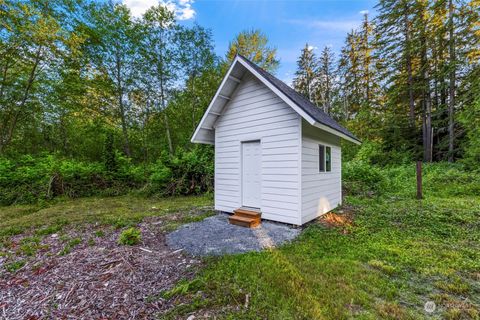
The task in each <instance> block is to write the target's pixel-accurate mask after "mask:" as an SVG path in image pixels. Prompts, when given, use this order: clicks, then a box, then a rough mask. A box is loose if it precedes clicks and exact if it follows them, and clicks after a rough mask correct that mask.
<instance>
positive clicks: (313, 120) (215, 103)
mask: <svg viewBox="0 0 480 320" xmlns="http://www.w3.org/2000/svg"><path fill="white" fill-rule="evenodd" d="M239 65H241V66H242V67H243V68H240V67H238V66H239ZM242 69H246V70H247V71H249V72H250V73H252V74H253V75H254V76H255V77H257V78H258V79H259V80H260V81H262V82H263V83H264V84H265V85H266V86H267V87H269V88H270V89H271V90H272V91H273V92H274V93H276V94H277V95H278V96H279V97H280V98H281V99H282V100H283V101H284V102H286V103H287V104H288V105H290V106H291V107H292V108H293V109H294V110H295V111H296V112H297V113H298V114H299V115H300V116H302V118H304V119H305V120H306V121H307V122H308V123H310V124H311V125H313V126H315V127H318V128H320V129H323V130H325V131H327V132H329V133H332V134H334V135H336V136H339V137H341V138H344V139H346V140H348V141H351V142H353V143H355V144H360V143H361V141H360V140H359V139H358V138H357V137H355V135H353V134H352V133H351V132H350V131H348V130H347V129H346V128H344V127H342V126H341V125H340V124H338V122H336V121H335V120H333V119H332V118H331V117H330V116H329V115H328V114H326V113H325V112H324V111H323V110H321V109H320V108H318V107H317V106H316V105H314V104H313V103H312V102H310V101H309V100H308V99H307V98H305V97H304V96H303V95H301V94H299V93H298V92H297V91H295V90H294V89H293V88H291V87H290V86H288V85H287V84H285V83H284V82H283V81H281V80H279V79H278V78H276V77H275V76H273V75H272V74H270V73H269V72H267V71H265V70H263V69H262V68H260V67H259V66H257V65H256V64H255V63H253V62H251V61H250V60H248V59H247V58H245V57H243V56H241V55H239V54H237V56H236V57H235V59H234V60H233V62H232V65H231V66H230V68H229V70H228V72H227V74H226V75H225V78H224V79H223V81H222V83H221V84H220V87H219V88H218V90H217V92H216V94H215V96H214V97H213V99H212V102H211V103H210V105H209V107H208V109H207V111H206V112H205V114H204V115H203V117H202V120H201V121H200V123H199V125H198V127H197V129H196V130H195V133H194V134H193V137H192V139H191V141H192V142H197V143H208V144H214V143H215V141H214V139H215V138H214V133H213V125H214V124H215V122H216V119H217V118H218V117H219V116H220V115H221V112H222V110H223V108H224V107H225V105H226V104H227V103H228V101H229V97H230V96H231V94H233V92H234V91H235V89H236V87H237V86H238V84H239V83H240V82H241V80H240V78H241V77H242V76H243V74H244V72H245V70H242ZM212 116H213V117H212Z"/></svg>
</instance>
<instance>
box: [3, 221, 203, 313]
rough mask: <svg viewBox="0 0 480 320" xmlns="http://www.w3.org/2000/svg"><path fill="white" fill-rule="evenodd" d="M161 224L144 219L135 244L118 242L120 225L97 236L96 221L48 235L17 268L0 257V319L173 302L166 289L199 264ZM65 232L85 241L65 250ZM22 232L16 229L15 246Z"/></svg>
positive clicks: (157, 308)
mask: <svg viewBox="0 0 480 320" xmlns="http://www.w3.org/2000/svg"><path fill="white" fill-rule="evenodd" d="M161 224H162V222H161V221H155V220H154V219H150V220H149V221H145V222H143V223H142V224H140V225H139V228H140V229H141V230H142V243H141V244H140V245H136V246H122V245H118V244H117V240H118V235H119V232H120V231H119V230H112V229H104V230H105V235H104V236H102V237H99V236H97V235H98V234H96V233H95V231H96V230H98V228H96V227H95V226H92V227H91V228H90V230H88V229H87V230H82V231H78V230H75V229H72V230H67V231H64V232H63V233H62V236H59V235H57V234H54V235H49V236H45V237H44V238H43V239H42V240H41V246H42V248H43V249H41V250H40V251H39V252H37V253H36V254H35V256H34V257H29V258H28V259H26V261H27V263H26V264H25V266H23V267H22V268H21V269H20V270H18V271H17V272H15V273H11V272H8V271H6V269H5V264H6V263H5V259H3V262H2V260H1V259H0V319H8V320H13V319H29V320H35V319H154V318H158V317H159V315H161V314H162V313H163V312H165V311H167V310H169V309H170V308H171V307H172V302H171V301H168V300H165V299H162V298H161V295H160V293H161V292H162V291H164V290H168V289H171V288H172V287H173V286H174V285H175V283H176V282H178V281H179V280H180V279H185V278H187V279H189V278H192V277H193V276H194V274H195V272H196V270H198V269H199V268H198V266H199V265H200V264H201V262H200V261H199V260H196V259H192V258H190V257H186V256H184V255H183V253H182V252H181V251H179V250H176V251H172V250H170V249H169V248H168V247H167V246H166V244H165V234H164V232H163V231H162V230H161ZM65 233H66V235H67V236H68V238H69V239H72V238H81V239H82V243H81V244H79V245H77V246H76V247H74V248H73V249H72V250H71V252H70V253H67V254H65V255H60V254H59V252H60V251H61V250H62V249H63V248H64V247H65V242H66V241H65ZM22 237H25V235H23V236H16V237H14V238H13V244H12V246H11V248H15V244H17V246H18V245H19V243H20V241H21V238H22ZM62 238H63V240H61V239H62ZM88 239H93V241H94V243H93V241H92V240H90V241H87V240H88ZM10 250H14V249H10ZM0 251H2V249H0Z"/></svg>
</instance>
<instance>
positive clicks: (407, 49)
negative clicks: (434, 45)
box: [403, 6, 415, 128]
mask: <svg viewBox="0 0 480 320" xmlns="http://www.w3.org/2000/svg"><path fill="white" fill-rule="evenodd" d="M403 23H404V25H405V26H404V32H405V34H404V35H405V64H406V68H407V82H408V105H409V122H410V126H411V127H412V128H414V127H415V100H414V97H413V72H412V58H411V55H410V26H409V23H410V22H409V21H408V7H407V6H405V12H404V16H403Z"/></svg>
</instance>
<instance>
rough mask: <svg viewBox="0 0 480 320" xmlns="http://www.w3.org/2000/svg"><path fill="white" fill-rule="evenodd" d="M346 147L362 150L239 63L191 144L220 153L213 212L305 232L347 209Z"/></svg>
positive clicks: (296, 97)
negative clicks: (322, 217)
mask: <svg viewBox="0 0 480 320" xmlns="http://www.w3.org/2000/svg"><path fill="white" fill-rule="evenodd" d="M340 139H345V140H348V141H351V142H353V143H356V144H360V141H359V140H358V139H357V138H356V137H355V136H354V135H353V134H352V133H350V132H349V131H348V130H347V129H345V128H343V127H342V126H340V125H339V124H338V123H337V122H336V121H335V120H333V119H332V118H330V117H329V116H328V115H327V114H326V113H325V112H323V111H322V110H321V109H320V108H318V107H317V106H315V105H314V104H312V103H311V102H310V101H309V100H308V99H306V98H304V97H303V96H302V95H300V94H299V93H297V92H296V91H295V90H293V89H292V88H291V87H289V86H288V85H286V84H285V83H284V82H282V81H280V80H279V79H277V78H275V77H274V76H272V75H271V74H270V73H268V72H266V71H265V70H263V69H261V68H260V67H258V66H257V65H255V64H254V63H253V62H251V61H249V60H248V59H246V58H245V57H243V56H241V55H237V56H236V57H235V59H234V61H233V63H232V65H231V66H230V68H229V70H228V72H227V74H226V75H225V78H224V79H223V81H222V83H221V85H220V87H219V88H218V90H217V92H216V94H215V96H214V97H213V100H212V102H211V103H210V105H209V107H208V109H207V111H206V112H205V114H204V115H203V117H202V120H201V121H200V124H199V125H198V127H197V129H196V130H195V133H194V135H193V137H192V142H194V143H206V144H213V145H215V209H216V210H219V211H224V212H229V213H232V212H236V213H237V214H236V215H235V216H234V218H233V219H235V217H236V216H241V217H240V218H239V219H240V221H239V222H245V225H247V226H253V225H255V223H252V221H253V220H251V221H250V223H249V222H248V219H249V218H252V219H253V218H255V214H256V215H257V216H256V217H257V218H258V216H259V213H261V218H263V219H268V220H273V221H279V222H284V223H290V224H295V225H302V224H304V223H306V222H308V221H310V220H312V219H315V218H316V217H318V216H320V215H322V214H324V213H326V212H328V211H330V210H332V209H334V208H335V207H336V206H338V205H339V204H341V201H342V182H341V147H340ZM238 209H247V210H238ZM258 220H259V219H258ZM231 222H232V221H231ZM233 222H234V221H233Z"/></svg>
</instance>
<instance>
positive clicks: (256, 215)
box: [233, 208, 262, 219]
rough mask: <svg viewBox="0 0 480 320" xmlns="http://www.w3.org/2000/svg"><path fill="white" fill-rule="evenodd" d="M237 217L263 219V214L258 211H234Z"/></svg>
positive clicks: (240, 209)
mask: <svg viewBox="0 0 480 320" xmlns="http://www.w3.org/2000/svg"><path fill="white" fill-rule="evenodd" d="M233 212H234V213H235V215H236V216H240V217H245V218H254V219H261V217H262V213H261V212H258V211H252V210H247V209H242V208H239V209H236V210H234V211H233Z"/></svg>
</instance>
